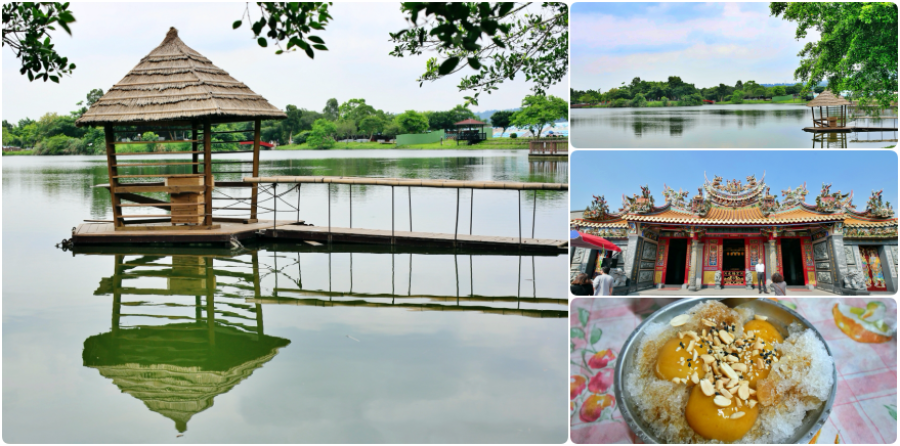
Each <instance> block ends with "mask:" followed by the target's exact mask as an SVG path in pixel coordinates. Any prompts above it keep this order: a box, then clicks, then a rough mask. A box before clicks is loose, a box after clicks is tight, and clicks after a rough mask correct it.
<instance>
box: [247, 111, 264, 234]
mask: <svg viewBox="0 0 900 446" xmlns="http://www.w3.org/2000/svg"><path fill="white" fill-rule="evenodd" d="M261 127H262V120H260V119H256V120H255V121H254V122H253V176H259V139H260V131H261ZM258 199H259V186H258V185H254V186H253V189H251V190H250V220H256V204H257V202H258Z"/></svg>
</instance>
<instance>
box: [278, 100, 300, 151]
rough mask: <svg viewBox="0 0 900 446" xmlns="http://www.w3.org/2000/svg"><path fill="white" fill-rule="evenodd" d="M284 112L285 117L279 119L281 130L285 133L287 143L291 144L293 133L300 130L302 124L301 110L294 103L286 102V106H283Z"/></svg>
mask: <svg viewBox="0 0 900 446" xmlns="http://www.w3.org/2000/svg"><path fill="white" fill-rule="evenodd" d="M284 113H285V114H287V118H285V119H283V120H282V121H281V128H282V132H283V133H286V134H287V141H288V144H293V143H294V133H295V132H298V131H300V128H301V126H302V124H303V123H302V121H301V118H302V117H303V111H302V110H300V109H299V108H297V106H296V105H290V104H288V106H287V107H285V108H284Z"/></svg>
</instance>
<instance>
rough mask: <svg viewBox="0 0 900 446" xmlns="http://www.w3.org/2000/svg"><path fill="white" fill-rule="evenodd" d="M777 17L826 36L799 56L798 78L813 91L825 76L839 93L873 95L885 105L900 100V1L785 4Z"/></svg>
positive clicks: (776, 7) (778, 5)
mask: <svg viewBox="0 0 900 446" xmlns="http://www.w3.org/2000/svg"><path fill="white" fill-rule="evenodd" d="M769 10H770V11H771V13H772V15H773V16H776V17H778V16H781V17H783V18H784V19H785V20H788V21H792V22H797V31H796V34H795V36H796V38H797V39H802V38H805V37H806V36H807V33H808V32H809V31H810V30H814V31H816V32H817V34H819V35H820V36H821V37H820V39H819V41H818V42H809V43H807V44H806V46H804V47H803V50H802V51H801V52H800V54H799V56H800V57H801V58H802V59H801V60H800V66H799V67H798V68H797V69H796V70H795V71H794V78H795V79H798V80H801V81H803V82H804V83H805V85H804V88H803V92H804V93H806V92H809V91H811V90H813V89H814V88H815V87H817V86H818V85H819V83H821V82H822V81H823V80H827V81H828V86H829V88H830V89H831V90H832V91H834V92H840V91H847V90H849V91H851V92H852V95H853V97H855V98H860V99H863V100H865V99H872V100H875V101H877V102H878V103H879V104H880V105H881V106H882V107H888V106H890V103H891V102H896V101H897V5H896V4H894V3H889V2H823V3H782V2H773V3H771V4H770V5H769Z"/></svg>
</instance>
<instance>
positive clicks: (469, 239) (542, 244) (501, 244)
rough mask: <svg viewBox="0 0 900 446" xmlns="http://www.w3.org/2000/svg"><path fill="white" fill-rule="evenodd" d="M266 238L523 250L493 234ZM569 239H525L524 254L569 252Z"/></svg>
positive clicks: (284, 230) (288, 234)
mask: <svg viewBox="0 0 900 446" xmlns="http://www.w3.org/2000/svg"><path fill="white" fill-rule="evenodd" d="M264 237H266V238H268V239H277V240H290V239H296V240H313V241H318V242H323V241H328V240H329V237H330V239H331V241H333V242H344V243H367V244H391V241H392V239H393V242H394V244H395V245H415V246H420V247H435V248H440V247H458V248H469V249H471V248H476V249H509V248H516V247H519V246H520V244H519V238H518V237H498V236H490V235H464V234H459V235H457V236H456V237H455V238H454V235H453V234H441V233H435V232H409V231H394V233H393V235H392V234H391V231H390V230H386V229H358V228H335V227H332V228H331V231H330V232H329V230H328V228H327V227H324V226H279V227H277V228H276V229H275V230H274V231H273V230H272V228H271V227H269V228H267V229H266V230H265V233H264ZM568 249H569V242H568V240H552V239H531V238H523V239H522V241H521V250H522V251H555V252H567V251H568Z"/></svg>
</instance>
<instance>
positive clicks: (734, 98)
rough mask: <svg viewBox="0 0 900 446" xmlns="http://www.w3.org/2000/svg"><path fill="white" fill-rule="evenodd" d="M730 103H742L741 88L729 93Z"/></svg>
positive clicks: (742, 94) (742, 93)
mask: <svg viewBox="0 0 900 446" xmlns="http://www.w3.org/2000/svg"><path fill="white" fill-rule="evenodd" d="M731 103H732V104H743V103H744V92H743V91H741V90H734V93H733V94H732V95H731Z"/></svg>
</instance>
